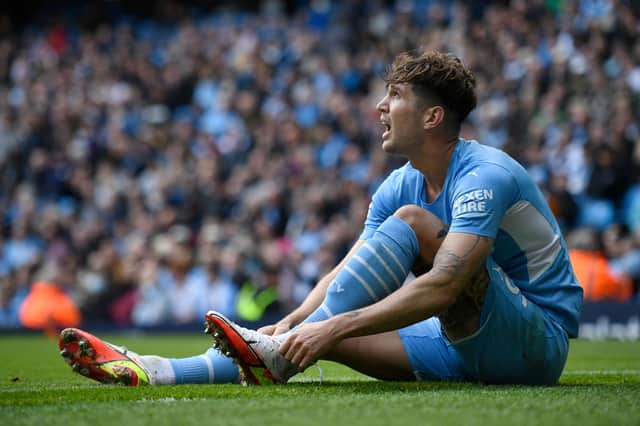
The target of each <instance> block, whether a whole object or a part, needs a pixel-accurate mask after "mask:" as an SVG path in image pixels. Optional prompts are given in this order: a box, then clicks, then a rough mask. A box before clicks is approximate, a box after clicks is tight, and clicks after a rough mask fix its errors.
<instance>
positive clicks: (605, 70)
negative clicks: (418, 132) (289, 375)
mask: <svg viewBox="0 0 640 426" xmlns="http://www.w3.org/2000/svg"><path fill="white" fill-rule="evenodd" d="M154 4H155V7H159V6H158V5H159V4H160V5H161V6H162V7H161V8H160V9H159V12H158V13H157V14H156V15H154V17H153V18H149V17H138V16H131V15H128V14H127V13H124V12H122V13H116V14H113V15H111V16H110V18H109V19H108V20H106V21H102V22H99V23H97V24H96V25H94V26H87V25H82V24H78V23H77V22H76V21H74V20H73V19H68V18H66V17H65V16H64V15H60V16H57V17H56V18H55V19H51V20H49V21H47V24H46V25H31V26H30V25H26V26H24V27H23V28H20V29H19V30H18V29H17V28H13V27H12V26H11V20H10V18H9V17H7V16H5V17H1V16H0V225H1V228H0V326H2V327H12V326H16V325H17V324H18V323H19V321H20V318H19V311H20V306H21V304H22V303H23V301H24V300H25V298H26V297H27V296H29V297H31V296H34V294H36V295H37V293H38V291H36V290H37V289H38V288H41V287H47V286H56V287H57V288H60V289H61V290H62V291H63V293H64V294H65V295H68V296H69V298H70V300H71V302H73V303H74V304H75V306H77V307H78V310H79V312H80V314H81V315H82V318H83V321H86V322H93V323H98V322H109V323H115V324H119V325H123V326H128V325H134V326H141V327H143V326H155V325H158V324H167V323H172V324H180V323H191V322H194V321H200V319H201V318H202V314H203V313H204V312H205V311H206V310H208V309H216V310H219V311H221V312H223V313H226V314H227V315H229V316H231V317H233V318H237V319H240V320H245V321H258V320H260V319H262V318H265V317H266V316H269V315H279V313H281V312H285V311H287V310H289V309H291V308H292V307H294V306H295V305H297V304H298V303H299V302H300V301H301V300H302V299H303V298H304V297H305V296H306V294H307V293H308V292H309V290H310V289H311V288H312V287H313V285H314V284H315V282H316V280H317V279H318V278H319V277H321V276H322V275H323V274H325V273H327V272H328V271H329V270H330V269H331V268H332V267H333V266H334V265H335V264H336V262H337V261H338V260H339V259H340V258H341V257H342V256H343V255H344V254H345V253H346V251H347V250H348V248H349V247H350V245H351V244H352V243H353V242H354V241H355V240H356V239H357V238H358V235H359V234H360V232H361V229H362V223H363V220H364V217H365V215H366V211H367V207H368V203H369V199H370V196H371V194H372V193H373V191H375V189H376V188H377V185H379V183H380V182H381V181H382V180H383V179H384V177H385V175H386V174H387V173H388V172H389V171H390V170H391V169H393V168H394V167H397V166H398V165H400V164H402V163H403V160H402V159H401V158H394V157H390V156H387V155H386V154H384V153H383V152H382V150H381V149H380V139H381V133H382V127H381V126H380V124H379V119H378V113H377V111H376V110H375V104H376V102H377V100H378V99H380V98H381V97H382V95H383V93H384V90H385V87H384V82H383V81H382V79H381V76H382V74H383V73H384V71H385V68H386V66H387V65H388V64H389V63H390V61H391V60H392V59H393V57H394V56H395V55H396V54H398V53H400V52H402V51H405V50H410V49H415V48H418V47H420V46H422V47H424V48H437V49H441V50H446V51H450V52H453V53H455V54H456V55H458V56H459V57H461V58H462V59H463V61H464V62H465V63H466V64H467V65H468V66H469V67H470V68H471V69H472V70H473V71H474V72H475V73H476V76H477V79H478V98H479V102H478V107H477V109H476V111H475V112H474V113H472V115H471V116H470V118H469V119H468V121H467V122H466V124H465V125H464V128H463V132H462V133H463V136H465V137H468V138H473V139H477V140H479V141H481V142H482V143H485V144H488V145H492V146H495V147H498V148H501V149H503V150H505V151H507V152H509V153H510V154H511V155H513V156H514V157H515V158H516V159H518V160H519V161H520V162H522V164H523V165H525V167H526V168H527V169H528V171H529V173H530V174H531V175H532V176H533V177H534V178H535V180H536V181H537V183H538V184H539V185H540V187H541V188H542V189H543V191H544V192H545V194H546V195H547V196H548V199H549V202H550V204H551V206H552V209H553V211H554V213H555V214H556V216H557V217H558V219H559V221H560V223H561V226H562V227H563V229H564V231H565V233H566V235H567V236H568V241H569V243H570V246H571V247H572V249H573V250H572V251H573V253H574V254H575V253H577V252H585V251H586V252H587V253H595V254H597V255H598V256H600V258H601V259H603V261H604V262H605V265H606V268H607V271H608V272H609V273H610V274H611V276H612V277H613V278H614V279H617V280H618V281H620V282H621V284H620V286H625V288H626V290H625V293H624V297H621V296H619V295H618V293H616V295H615V296H607V295H606V294H605V296H604V297H602V298H604V299H607V298H613V299H615V300H632V299H635V298H637V293H638V292H637V284H638V282H639V280H640V189H639V188H640V187H639V186H638V185H639V183H640V173H639V171H640V127H639V126H640V118H639V117H640V8H639V7H638V5H637V4H634V2H631V1H622V0H618V1H616V0H556V1H543V0H526V1H525V0H513V1H510V2H498V3H494V2H491V1H485V2H462V1H452V0H451V1H446V0H397V1H384V2H383V1H350V2H338V1H329V0H311V1H308V2H299V4H297V5H296V7H293V8H292V7H286V8H285V7H284V6H283V4H282V3H281V2H278V1H265V2H262V5H261V6H260V7H259V9H257V10H250V11H249V10H238V9H235V8H233V6H229V7H225V8H220V9H212V10H201V9H198V10H195V8H193V7H190V6H188V4H187V5H182V4H180V3H179V2H166V3H164V4H163V3H162V2H155V3H154ZM468 4H473V5H472V6H469V5H468ZM287 5H288V6H291V5H290V3H287ZM574 234H575V236H574ZM587 234H588V235H587ZM585 276H591V275H589V274H588V273H586V275H585ZM616 285H617V284H616ZM43 294H45V296H44V298H45V299H46V298H48V297H49V296H46V294H47V293H46V292H45V293H43ZM34 297H35V296H34ZM589 297H591V296H589ZM592 299H593V300H598V297H596V296H593V297H592ZM36 312H37V311H36ZM34 315H38V314H37V313H36V314H34Z"/></svg>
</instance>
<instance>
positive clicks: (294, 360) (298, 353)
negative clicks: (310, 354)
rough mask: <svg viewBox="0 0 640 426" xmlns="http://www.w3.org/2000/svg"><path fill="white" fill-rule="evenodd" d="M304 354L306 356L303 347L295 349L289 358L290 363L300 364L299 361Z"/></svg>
mask: <svg viewBox="0 0 640 426" xmlns="http://www.w3.org/2000/svg"><path fill="white" fill-rule="evenodd" d="M305 356H306V351H305V350H304V349H302V348H300V350H297V351H296V352H295V354H294V355H293V357H292V358H291V359H290V361H291V363H292V364H295V365H297V366H300V362H302V360H303V359H304V358H305Z"/></svg>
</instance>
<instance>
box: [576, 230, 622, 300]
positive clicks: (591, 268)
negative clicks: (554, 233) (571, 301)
mask: <svg viewBox="0 0 640 426" xmlns="http://www.w3.org/2000/svg"><path fill="white" fill-rule="evenodd" d="M567 246H568V247H569V258H570V259H571V265H572V266H573V270H574V272H575V274H576V278H578V282H579V283H580V285H582V288H583V289H584V300H588V301H593V302H598V301H602V300H613V301H616V302H626V301H628V300H629V299H630V298H631V295H632V292H633V286H632V282H631V279H630V278H629V277H628V276H626V275H624V274H619V273H617V272H616V271H615V270H614V269H613V268H612V267H611V265H610V263H609V261H608V260H607V258H606V257H605V255H604V253H603V252H602V249H601V248H600V244H599V242H598V235H597V233H596V231H594V230H591V229H588V228H583V229H577V230H575V231H573V232H572V233H571V234H570V235H569V237H568V240H567Z"/></svg>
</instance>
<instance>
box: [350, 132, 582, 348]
mask: <svg viewBox="0 0 640 426" xmlns="http://www.w3.org/2000/svg"><path fill="white" fill-rule="evenodd" d="M426 194H427V190H426V182H425V179H424V176H423V175H422V173H420V172H419V171H418V170H416V169H414V168H413V167H412V166H411V164H409V163H407V164H405V165H404V166H403V167H401V168H399V169H397V170H395V171H393V172H392V173H391V174H390V175H389V176H388V177H387V179H386V180H385V181H384V182H383V183H382V184H381V185H380V187H379V188H378V190H377V191H376V192H375V194H374V195H373V199H372V201H371V205H370V206H369V213H368V214H367V219H366V221H365V226H364V231H363V232H362V235H361V236H360V238H361V239H368V238H369V237H371V236H372V235H373V233H374V232H375V230H376V229H377V228H378V226H380V225H381V224H382V222H384V220H385V219H386V218H387V217H389V216H390V215H392V214H393V213H394V212H395V211H396V210H398V209H399V208H400V207H402V206H404V205H407V204H415V205H418V206H421V207H422V208H424V209H426V210H428V211H430V212H431V213H433V214H435V215H436V216H437V217H438V218H440V220H442V221H443V222H444V223H446V224H448V225H449V232H463V233H468V234H476V235H482V236H485V237H491V238H494V239H495V241H494V247H493V251H492V253H491V257H492V258H493V260H494V261H495V262H496V263H497V264H498V265H499V266H500V267H501V268H502V269H503V271H504V272H505V273H506V275H507V276H508V278H509V279H510V281H512V283H513V284H514V285H515V286H517V287H518V288H519V289H520V291H521V292H522V294H523V295H525V296H526V297H527V298H528V299H529V300H530V301H531V302H533V303H535V304H537V305H538V306H540V307H541V308H542V309H544V310H545V311H546V312H547V313H548V315H549V316H550V317H551V318H553V319H554V320H556V321H557V322H558V323H559V324H560V325H561V326H562V327H563V328H564V329H565V330H566V332H567V334H568V335H569V336H571V337H575V336H577V334H578V320H579V315H580V309H581V306H582V287H580V285H579V284H578V281H577V280H576V278H575V276H574V274H573V270H572V268H571V263H570V262H569V255H568V253H567V248H566V245H565V242H564V239H563V238H562V234H561V232H560V228H559V226H558V223H557V222H556V220H555V218H554V216H553V214H552V213H551V210H550V209H549V206H548V205H547V202H546V200H545V199H544V197H543V195H542V193H541V192H540V190H539V189H538V187H537V186H536V184H535V183H534V182H533V180H532V179H531V177H530V176H529V175H528V174H527V172H526V171H525V169H524V168H523V167H522V166H521V165H520V164H518V162H516V161H515V160H514V159H512V158H511V157H509V156H508V155H507V154H505V153H504V152H502V151H500V150H498V149H495V148H491V147H488V146H485V145H481V144H479V143H477V142H475V141H470V140H465V139H462V138H461V139H459V141H458V143H457V145H456V146H455V149H454V152H453V155H452V156H451V160H450V163H449V170H448V172H447V177H446V180H445V183H444V187H443V188H442V192H441V193H440V194H439V195H438V197H437V198H436V199H435V200H433V202H431V203H428V202H427V195H426Z"/></svg>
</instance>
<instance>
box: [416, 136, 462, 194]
mask: <svg viewBox="0 0 640 426" xmlns="http://www.w3.org/2000/svg"><path fill="white" fill-rule="evenodd" d="M457 143H458V136H455V137H452V138H449V139H446V140H436V141H429V142H427V143H425V144H424V145H422V146H421V148H420V150H419V151H417V152H416V154H414V155H411V156H410V157H409V162H410V163H411V166H412V167H413V168H414V169H416V170H419V171H420V172H421V173H422V174H423V175H424V178H425V180H426V181H427V186H428V190H429V201H433V198H435V197H436V196H437V194H439V193H440V191H442V187H443V186H444V182H445V180H446V178H447V172H448V170H449V161H450V160H451V156H452V155H453V151H454V149H455V146H456V144H457Z"/></svg>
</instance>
